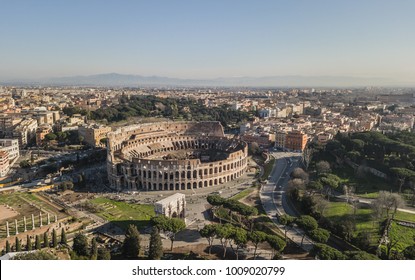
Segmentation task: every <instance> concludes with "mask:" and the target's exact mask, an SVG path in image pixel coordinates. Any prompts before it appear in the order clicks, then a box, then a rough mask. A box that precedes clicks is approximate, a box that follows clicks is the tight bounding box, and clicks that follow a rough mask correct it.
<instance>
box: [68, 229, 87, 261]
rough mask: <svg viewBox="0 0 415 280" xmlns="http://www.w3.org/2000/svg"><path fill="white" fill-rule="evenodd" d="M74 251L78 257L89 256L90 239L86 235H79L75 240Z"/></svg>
mask: <svg viewBox="0 0 415 280" xmlns="http://www.w3.org/2000/svg"><path fill="white" fill-rule="evenodd" d="M72 249H73V250H74V252H75V253H76V254H77V255H78V256H88V253H89V252H88V238H87V237H86V236H85V235H84V234H82V233H78V234H77V235H76V236H75V238H74V239H73V246H72Z"/></svg>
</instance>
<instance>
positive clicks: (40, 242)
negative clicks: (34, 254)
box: [35, 235, 42, 250]
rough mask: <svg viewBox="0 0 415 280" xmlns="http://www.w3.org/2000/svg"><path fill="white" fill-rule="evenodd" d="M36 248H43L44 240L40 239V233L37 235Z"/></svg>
mask: <svg viewBox="0 0 415 280" xmlns="http://www.w3.org/2000/svg"><path fill="white" fill-rule="evenodd" d="M35 248H36V250H40V249H42V241H40V236H39V235H36V239H35Z"/></svg>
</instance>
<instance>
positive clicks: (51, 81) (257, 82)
mask: <svg viewBox="0 0 415 280" xmlns="http://www.w3.org/2000/svg"><path fill="white" fill-rule="evenodd" d="M0 84H1V81H0ZM3 84H13V85H40V86H103V87H145V86H152V87H157V86H188V87H191V86H193V87H364V86H394V85H396V83H394V81H391V80H388V79H383V78H356V77H339V76H270V77H229V78H216V79H178V78H169V77H160V76H140V75H124V74H117V73H108V74H98V75H90V76H71V77H57V78H43V79H37V80H8V81H4V82H3Z"/></svg>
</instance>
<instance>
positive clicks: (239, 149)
mask: <svg viewBox="0 0 415 280" xmlns="http://www.w3.org/2000/svg"><path fill="white" fill-rule="evenodd" d="M107 150H108V158H107V168H108V178H109V181H110V184H111V187H112V188H113V189H116V190H145V191H156V190H157V191H161V190H189V189H198V188H207V187H212V186H216V185H219V184H222V183H225V182H228V181H231V180H234V179H235V178H238V177H240V176H241V175H242V174H243V173H244V171H245V169H246V166H247V155H248V147H247V144H246V143H245V142H243V141H240V140H237V139H228V138H226V137H225V136H224V132H223V127H222V125H221V124H220V123H219V122H160V123H148V124H139V125H133V126H127V127H123V128H120V129H118V130H116V131H114V132H110V133H109V134H108V146H107Z"/></svg>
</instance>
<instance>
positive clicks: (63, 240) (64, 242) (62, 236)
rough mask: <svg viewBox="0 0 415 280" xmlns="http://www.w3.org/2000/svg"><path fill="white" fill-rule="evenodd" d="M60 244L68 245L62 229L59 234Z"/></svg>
mask: <svg viewBox="0 0 415 280" xmlns="http://www.w3.org/2000/svg"><path fill="white" fill-rule="evenodd" d="M61 244H64V245H68V241H67V240H66V232H65V229H64V228H62V232H61Z"/></svg>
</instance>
